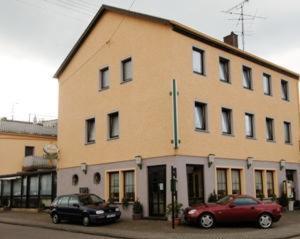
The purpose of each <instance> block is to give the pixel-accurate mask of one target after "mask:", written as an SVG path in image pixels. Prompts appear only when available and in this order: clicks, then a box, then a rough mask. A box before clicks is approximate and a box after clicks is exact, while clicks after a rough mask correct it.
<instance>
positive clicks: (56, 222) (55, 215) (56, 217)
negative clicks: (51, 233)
mask: <svg viewBox="0 0 300 239" xmlns="http://www.w3.org/2000/svg"><path fill="white" fill-rule="evenodd" d="M52 222H53V223H54V224H58V223H60V218H59V216H58V215H57V214H56V213H54V214H53V215H52Z"/></svg>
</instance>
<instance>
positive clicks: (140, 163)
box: [134, 155, 143, 169]
mask: <svg viewBox="0 0 300 239" xmlns="http://www.w3.org/2000/svg"><path fill="white" fill-rule="evenodd" d="M134 159H135V163H136V165H137V166H138V167H139V169H142V167H143V158H142V156H140V155H137V156H135V157H134Z"/></svg>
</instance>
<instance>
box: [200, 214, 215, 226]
mask: <svg viewBox="0 0 300 239" xmlns="http://www.w3.org/2000/svg"><path fill="white" fill-rule="evenodd" d="M199 224H200V226H201V227H203V228H206V229H209V228H212V227H213V226H214V225H215V218H214V216H213V215H211V214H210V213H204V214H202V215H201V216H200V219H199Z"/></svg>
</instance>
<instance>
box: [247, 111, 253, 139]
mask: <svg viewBox="0 0 300 239" xmlns="http://www.w3.org/2000/svg"><path fill="white" fill-rule="evenodd" d="M245 130H246V137H247V138H254V115H253V114H249V113H245Z"/></svg>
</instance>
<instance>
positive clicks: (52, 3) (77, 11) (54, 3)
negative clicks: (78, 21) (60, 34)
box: [43, 0, 92, 16]
mask: <svg viewBox="0 0 300 239" xmlns="http://www.w3.org/2000/svg"><path fill="white" fill-rule="evenodd" d="M43 1H44V2H45V3H48V4H51V5H55V6H58V7H61V8H64V9H66V10H68V11H72V12H75V13H80V14H83V15H86V16H92V14H91V13H88V12H85V11H81V10H79V9H75V8H72V7H70V6H67V5H65V4H61V3H59V2H52V1H50V0H43Z"/></svg>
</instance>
